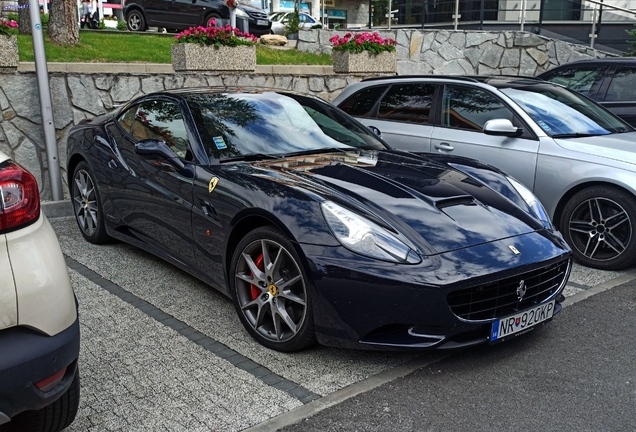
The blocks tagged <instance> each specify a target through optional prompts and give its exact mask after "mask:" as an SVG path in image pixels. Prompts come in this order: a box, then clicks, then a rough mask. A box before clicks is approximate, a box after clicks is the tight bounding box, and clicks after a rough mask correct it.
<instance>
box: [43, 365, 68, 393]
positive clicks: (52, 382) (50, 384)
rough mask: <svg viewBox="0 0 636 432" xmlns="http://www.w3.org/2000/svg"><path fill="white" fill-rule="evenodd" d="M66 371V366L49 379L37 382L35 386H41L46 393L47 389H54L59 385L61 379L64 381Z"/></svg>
mask: <svg viewBox="0 0 636 432" xmlns="http://www.w3.org/2000/svg"><path fill="white" fill-rule="evenodd" d="M65 373H66V368H64V369H62V370H61V371H59V372H57V373H56V374H54V375H51V376H50V377H48V378H47V379H45V380H42V381H40V382H39V383H36V384H35V386H36V387H37V388H39V389H40V390H41V391H43V392H44V393H46V392H47V391H50V390H53V389H54V388H55V386H56V385H58V384H59V383H60V381H62V378H64V374H65Z"/></svg>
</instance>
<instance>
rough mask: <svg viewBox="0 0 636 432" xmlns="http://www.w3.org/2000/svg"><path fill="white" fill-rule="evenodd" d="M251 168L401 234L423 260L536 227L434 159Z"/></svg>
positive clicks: (345, 157)
mask: <svg viewBox="0 0 636 432" xmlns="http://www.w3.org/2000/svg"><path fill="white" fill-rule="evenodd" d="M254 165H257V166H258V167H259V168H261V169H263V168H265V169H267V170H275V171H277V173H275V174H274V173H272V175H271V176H269V177H271V178H273V179H275V181H279V182H282V183H285V184H286V185H290V184H294V186H296V187H299V186H300V187H303V188H304V189H305V190H310V191H311V192H312V193H317V194H319V195H321V196H322V197H323V198H325V199H329V200H332V201H334V202H338V203H339V204H341V205H344V206H347V207H349V208H350V209H352V210H354V211H356V212H358V213H359V214H363V215H365V216H366V217H367V218H369V219H371V220H373V221H375V222H376V223H379V224H380V225H384V226H385V227H388V228H389V229H391V230H393V231H397V232H398V233H401V234H402V235H403V236H405V237H406V239H408V241H409V242H412V244H413V245H415V246H416V248H417V249H418V250H419V252H420V253H423V254H426V255H428V254H437V253H443V252H448V251H452V250H458V249H462V248H466V247H470V246H474V245H478V244H483V243H488V242H492V241H495V240H500V239H504V238H509V237H514V236H518V235H521V234H525V233H529V232H533V231H537V230H540V229H541V228H542V226H541V225H540V224H539V223H538V221H536V220H535V219H533V218H532V217H530V216H529V215H528V214H527V213H525V212H523V211H522V210H521V209H520V208H519V207H517V206H516V205H514V204H513V203H512V202H511V201H509V200H507V199H506V198H504V197H503V196H502V195H501V194H499V193H497V192H494V191H493V190H492V189H491V188H490V187H488V186H486V185H485V184H484V183H482V182H480V181H479V180H477V179H476V178H474V177H471V176H469V175H467V174H465V173H463V172H461V171H459V170H457V169H455V168H453V167H451V166H450V165H448V164H446V163H442V162H439V161H435V159H434V158H433V157H431V158H422V157H418V156H414V155H410V154H408V153H401V152H390V151H352V152H347V153H327V154H314V155H311V156H298V157H288V158H284V159H281V160H276V161H271V162H270V161H267V162H259V163H256V164H254ZM260 175H262V173H261V174H260ZM502 178H503V177H502Z"/></svg>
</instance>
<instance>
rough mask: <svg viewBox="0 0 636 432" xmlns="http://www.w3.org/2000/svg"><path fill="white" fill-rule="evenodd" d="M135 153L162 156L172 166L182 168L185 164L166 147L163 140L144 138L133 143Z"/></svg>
mask: <svg viewBox="0 0 636 432" xmlns="http://www.w3.org/2000/svg"><path fill="white" fill-rule="evenodd" d="M135 153H137V154H138V155H142V156H144V155H146V156H163V157H164V158H165V159H167V160H169V161H170V162H171V163H172V164H173V165H174V166H176V167H177V168H179V169H183V168H184V167H185V164H184V163H183V161H182V160H181V159H179V157H177V155H176V154H174V152H173V151H172V150H171V149H170V147H168V144H167V143H166V142H165V141H164V140H158V139H145V140H141V141H139V142H138V143H137V144H135Z"/></svg>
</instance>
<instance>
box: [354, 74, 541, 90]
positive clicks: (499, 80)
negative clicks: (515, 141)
mask: <svg viewBox="0 0 636 432" xmlns="http://www.w3.org/2000/svg"><path fill="white" fill-rule="evenodd" d="M418 79H421V80H427V81H460V82H472V83H482V84H488V85H491V86H493V87H497V88H500V87H511V86H518V85H523V86H528V85H537V84H548V83H547V82H546V81H543V80H541V79H539V78H533V77H524V76H517V75H483V76H480V75H475V76H470V75H465V76H461V75H400V76H391V77H376V78H367V79H365V80H362V82H372V81H383V82H392V83H393V82H400V81H406V80H408V81H413V80H415V81H417V80H418ZM549 85H553V84H549Z"/></svg>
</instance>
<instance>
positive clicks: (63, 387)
mask: <svg viewBox="0 0 636 432" xmlns="http://www.w3.org/2000/svg"><path fill="white" fill-rule="evenodd" d="M79 349H80V328H79V319H76V320H75V322H74V323H73V324H72V325H71V326H70V327H68V328H67V329H66V330H63V331H62V332H60V333H58V334H56V335H55V336H47V335H45V334H42V333H38V332H36V331H34V330H31V329H29V328H27V327H11V328H8V329H4V330H2V331H0V353H2V355H0V382H1V383H2V385H0V424H2V423H4V422H7V421H9V419H11V418H12V417H14V416H15V415H17V414H19V413H21V412H23V411H29V410H38V409H41V408H44V407H45V406H47V405H49V404H51V403H53V402H54V401H55V400H57V399H58V398H59V397H60V396H62V395H63V394H64V392H66V391H67V390H68V388H69V386H70V385H71V382H72V381H73V377H74V376H75V372H76V369H77V358H78V356H79ZM64 368H67V369H66V372H65V373H64V377H63V378H62V380H61V381H60V382H59V384H57V385H56V386H55V387H54V388H53V389H51V390H49V391H47V392H42V391H41V390H40V389H38V388H37V387H36V385H35V384H36V383H39V382H41V381H43V380H45V379H47V378H49V377H51V376H53V375H55V374H56V373H58V372H59V371H61V370H63V369H64ZM3 420H4V421H3Z"/></svg>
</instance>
